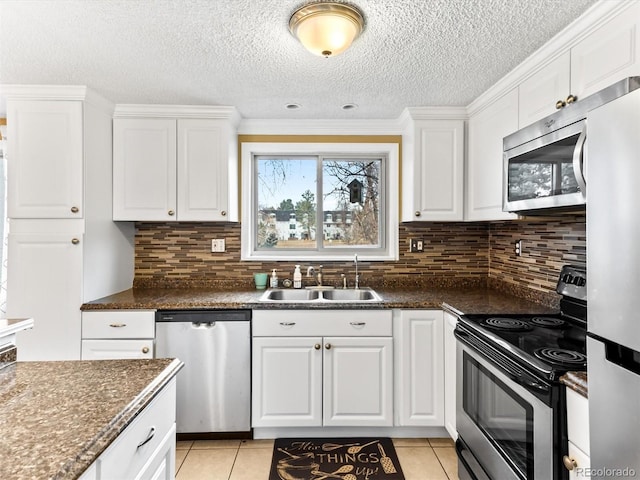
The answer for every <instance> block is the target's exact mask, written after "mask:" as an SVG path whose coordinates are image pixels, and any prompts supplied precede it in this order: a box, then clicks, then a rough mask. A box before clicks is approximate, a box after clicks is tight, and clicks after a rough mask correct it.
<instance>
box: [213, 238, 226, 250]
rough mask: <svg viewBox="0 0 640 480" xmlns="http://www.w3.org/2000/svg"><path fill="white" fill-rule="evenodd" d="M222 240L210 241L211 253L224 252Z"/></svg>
mask: <svg viewBox="0 0 640 480" xmlns="http://www.w3.org/2000/svg"><path fill="white" fill-rule="evenodd" d="M224 249H225V245H224V238H219V239H213V240H211V251H212V252H224Z"/></svg>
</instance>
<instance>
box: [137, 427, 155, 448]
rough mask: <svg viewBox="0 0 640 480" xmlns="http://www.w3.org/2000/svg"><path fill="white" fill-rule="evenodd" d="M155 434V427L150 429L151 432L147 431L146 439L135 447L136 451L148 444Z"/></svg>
mask: <svg viewBox="0 0 640 480" xmlns="http://www.w3.org/2000/svg"><path fill="white" fill-rule="evenodd" d="M155 434H156V427H151V430H150V431H149V435H147V438H145V439H144V440H143V441H142V442H140V443H139V444H138V446H137V447H136V450H137V449H138V448H140V447H141V446H143V445H146V444H147V443H149V442H150V441H151V439H152V438H153V436H154V435H155Z"/></svg>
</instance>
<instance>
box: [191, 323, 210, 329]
mask: <svg viewBox="0 0 640 480" xmlns="http://www.w3.org/2000/svg"><path fill="white" fill-rule="evenodd" d="M215 326H216V322H191V327H192V328H213V327H215Z"/></svg>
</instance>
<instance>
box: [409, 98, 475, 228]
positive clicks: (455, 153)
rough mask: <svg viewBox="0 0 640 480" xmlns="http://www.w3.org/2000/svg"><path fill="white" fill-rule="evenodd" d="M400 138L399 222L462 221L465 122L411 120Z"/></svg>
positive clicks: (458, 120) (412, 112) (456, 120)
mask: <svg viewBox="0 0 640 480" xmlns="http://www.w3.org/2000/svg"><path fill="white" fill-rule="evenodd" d="M415 110H420V109H410V115H412V116H413V115H414V114H415V112H414V111H415ZM403 138H404V144H403V149H404V150H403V151H404V158H403V164H402V191H403V198H402V221H405V222H408V221H461V220H463V217H464V121H463V120H462V119H455V120H441V119H438V120H424V119H417V120H413V119H412V120H410V125H409V127H408V129H407V133H406V135H404V137H403Z"/></svg>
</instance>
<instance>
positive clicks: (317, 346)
mask: <svg viewBox="0 0 640 480" xmlns="http://www.w3.org/2000/svg"><path fill="white" fill-rule="evenodd" d="M313 348H315V349H316V350H320V348H322V346H321V345H320V344H319V343H316V344H315V345H314V346H313Z"/></svg>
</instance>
